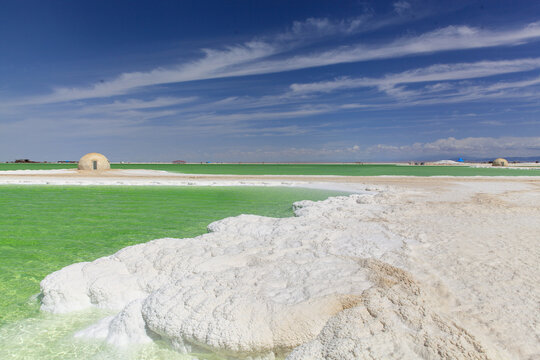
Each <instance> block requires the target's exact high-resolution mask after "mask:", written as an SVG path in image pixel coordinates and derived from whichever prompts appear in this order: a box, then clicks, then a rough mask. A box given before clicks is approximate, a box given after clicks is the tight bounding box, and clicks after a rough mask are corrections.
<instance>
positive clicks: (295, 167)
mask: <svg viewBox="0 0 540 360" xmlns="http://www.w3.org/2000/svg"><path fill="white" fill-rule="evenodd" d="M76 167H77V164H0V171H2V170H53V169H73V168H76ZM112 168H113V169H146V170H162V171H170V172H175V173H184V174H209V175H340V176H385V175H386V176H540V166H539V167H538V168H534V169H512V168H472V167H467V166H399V165H373V164H365V165H364V164H112Z"/></svg>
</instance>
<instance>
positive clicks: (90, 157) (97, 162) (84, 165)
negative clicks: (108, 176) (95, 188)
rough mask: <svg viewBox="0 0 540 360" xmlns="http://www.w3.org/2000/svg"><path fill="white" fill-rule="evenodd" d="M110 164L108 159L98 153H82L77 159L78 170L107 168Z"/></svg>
mask: <svg viewBox="0 0 540 360" xmlns="http://www.w3.org/2000/svg"><path fill="white" fill-rule="evenodd" d="M110 168H111V164H110V163H109V160H108V159H107V158H106V157H105V156H103V155H101V154H98V153H89V154H86V155H84V156H83V157H82V158H81V160H79V166H77V169H79V170H91V171H100V170H109V169H110Z"/></svg>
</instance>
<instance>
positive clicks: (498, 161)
mask: <svg viewBox="0 0 540 360" xmlns="http://www.w3.org/2000/svg"><path fill="white" fill-rule="evenodd" d="M492 165H493V166H508V160H506V159H503V158H497V159H495V160H493V163H492Z"/></svg>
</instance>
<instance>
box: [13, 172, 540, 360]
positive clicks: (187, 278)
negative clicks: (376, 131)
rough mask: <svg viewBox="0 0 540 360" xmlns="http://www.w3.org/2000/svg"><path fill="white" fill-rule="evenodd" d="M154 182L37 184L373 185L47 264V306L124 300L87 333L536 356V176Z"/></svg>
mask: <svg viewBox="0 0 540 360" xmlns="http://www.w3.org/2000/svg"><path fill="white" fill-rule="evenodd" d="M70 179H71V180H70ZM119 179H120V180H119ZM156 179H158V177H155V176H142V175H137V176H134V177H130V176H127V175H122V176H120V175H114V176H112V175H110V176H94V177H90V176H86V177H84V176H77V177H76V179H75V180H73V178H70V177H68V176H65V175H63V176H61V175H52V176H45V177H43V176H41V175H40V177H38V178H37V179H36V177H34V180H32V181H34V182H35V181H47V182H49V183H63V182H65V181H72V180H73V181H80V182H81V183H80V184H81V185H83V184H85V183H86V182H92V181H94V183H102V182H107V181H126V182H134V183H138V184H141V185H142V184H143V183H144V182H150V181H171V182H178V183H174V184H175V185H191V184H197V185H200V184H205V185H221V184H225V183H226V184H230V183H235V184H237V185H248V184H249V185H256V184H259V185H276V186H283V185H286V186H325V184H326V186H328V187H331V188H333V189H335V188H336V187H338V188H340V189H344V188H348V189H350V190H351V191H353V192H354V191H364V192H363V193H362V194H357V195H351V196H348V197H337V198H330V199H328V200H326V201H322V202H301V203H299V204H297V205H296V208H297V210H296V215H297V216H296V217H295V218H286V219H272V218H265V217H258V216H249V215H242V216H239V217H235V218H228V219H224V220H221V221H218V222H216V223H213V224H211V225H210V226H209V229H210V230H211V232H210V233H209V234H205V235H202V236H199V237H197V238H193V239H182V240H178V239H161V240H155V241H152V242H149V243H146V244H140V245H136V246H133V247H129V248H126V249H124V250H121V251H120V252H118V253H117V254H114V255H112V256H110V257H105V258H101V259H98V260H96V261H94V262H91V263H80V264H74V265H71V266H69V267H67V268H64V269H62V270H60V271H58V272H56V273H53V274H51V275H50V276H48V277H47V278H46V279H45V280H44V281H43V282H42V290H43V295H44V297H43V305H42V307H43V310H45V311H50V312H53V313H61V312H64V313H65V312H72V311H76V310H83V309H86V308H91V307H99V308H104V309H108V310H110V311H112V312H113V315H112V316H111V317H108V318H105V319H103V320H101V321H98V322H96V323H95V324H94V325H92V326H90V327H87V328H85V329H81V331H79V332H78V333H77V336H78V337H79V338H90V339H92V338H94V339H96V338H97V339H102V340H103V341H105V342H108V343H112V344H116V345H118V346H120V347H122V346H125V345H127V344H132V343H145V342H152V341H153V340H154V339H156V338H161V339H166V340H167V341H169V342H170V344H171V346H173V347H174V348H175V349H176V350H178V351H180V352H187V353H190V352H197V353H200V352H205V351H206V352H209V353H213V354H219V355H220V356H223V357H227V358H240V359H243V358H248V357H251V358H260V359H263V358H265V359H271V358H274V357H276V356H278V357H280V356H288V358H290V359H358V358H364V357H366V358H369V357H371V358H406V359H409V358H410V359H416V358H426V359H436V358H463V359H469V358H473V359H476V358H477V359H515V358H519V359H535V358H538V357H539V356H540V346H539V344H540V333H539V328H540V326H539V324H540V312H539V311H538V309H539V308H540V290H539V287H538V284H539V283H540V265H539V264H540V262H539V260H540V247H539V246H538V245H539V244H538V241H539V238H538V234H540V206H539V204H540V182H539V181H538V180H535V179H532V178H512V179H509V178H466V179H465V178H446V177H445V178H409V177H407V178H395V177H387V178H369V177H362V178H358V177H355V178H352V177H324V178H323V177H292V176H286V177H280V178H279V179H277V178H275V177H263V176H258V177H255V176H253V177H246V176H244V177H223V176H212V177H208V176H206V177H201V176H183V177H175V178H174V179H172V178H170V177H169V176H162V177H159V179H160V180H156ZM19 180H21V178H19V177H17V178H16V179H11V180H9V181H19ZM30 180H31V179H30ZM24 181H27V180H24ZM32 181H31V182H30V183H33V182H32ZM23 183H24V182H23ZM171 185H173V184H172V183H171ZM366 191H367V192H368V193H365V192H366ZM89 341H90V340H89Z"/></svg>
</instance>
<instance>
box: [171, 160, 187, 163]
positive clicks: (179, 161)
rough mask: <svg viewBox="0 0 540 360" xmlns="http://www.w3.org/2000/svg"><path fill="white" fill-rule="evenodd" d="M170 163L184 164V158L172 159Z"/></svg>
mask: <svg viewBox="0 0 540 360" xmlns="http://www.w3.org/2000/svg"><path fill="white" fill-rule="evenodd" d="M172 163H173V164H185V163H186V162H185V161H184V160H174V161H173V162H172Z"/></svg>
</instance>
